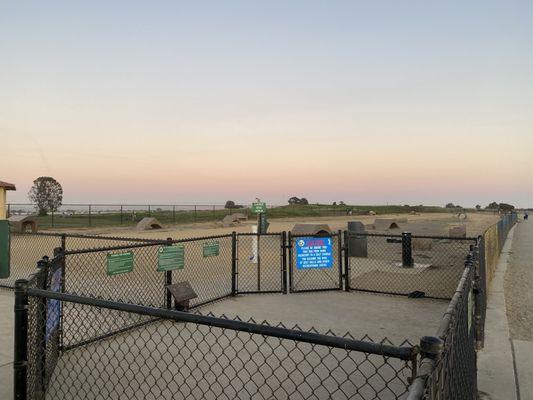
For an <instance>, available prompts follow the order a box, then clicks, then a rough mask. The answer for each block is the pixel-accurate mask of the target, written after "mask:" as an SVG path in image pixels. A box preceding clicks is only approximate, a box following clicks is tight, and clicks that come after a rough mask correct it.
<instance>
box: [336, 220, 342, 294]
mask: <svg viewBox="0 0 533 400" xmlns="http://www.w3.org/2000/svg"><path fill="white" fill-rule="evenodd" d="M337 240H338V245H337V246H338V251H339V290H342V278H343V271H342V264H343V262H342V261H343V258H342V231H341V230H340V229H339V231H338V232H337Z"/></svg>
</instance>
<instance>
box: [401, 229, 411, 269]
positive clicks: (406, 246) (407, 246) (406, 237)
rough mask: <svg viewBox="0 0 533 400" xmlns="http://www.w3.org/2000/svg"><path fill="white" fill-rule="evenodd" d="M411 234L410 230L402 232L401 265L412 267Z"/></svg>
mask: <svg viewBox="0 0 533 400" xmlns="http://www.w3.org/2000/svg"><path fill="white" fill-rule="evenodd" d="M411 239H412V236H411V233H410V232H402V266H403V267H409V268H410V267H412V266H413V265H414V262H413V247H412V240H411Z"/></svg>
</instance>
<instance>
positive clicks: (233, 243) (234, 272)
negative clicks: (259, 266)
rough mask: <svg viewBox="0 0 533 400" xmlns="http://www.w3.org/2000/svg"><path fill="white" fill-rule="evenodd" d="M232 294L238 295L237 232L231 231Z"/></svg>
mask: <svg viewBox="0 0 533 400" xmlns="http://www.w3.org/2000/svg"><path fill="white" fill-rule="evenodd" d="M231 295H232V296H236V295H237V232H235V231H233V232H231Z"/></svg>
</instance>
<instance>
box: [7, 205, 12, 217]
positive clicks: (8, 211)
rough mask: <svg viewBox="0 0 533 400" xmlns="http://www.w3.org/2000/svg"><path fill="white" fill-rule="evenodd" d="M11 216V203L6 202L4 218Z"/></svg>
mask: <svg viewBox="0 0 533 400" xmlns="http://www.w3.org/2000/svg"><path fill="white" fill-rule="evenodd" d="M10 216H11V204H8V205H7V216H6V219H7V218H9V217H10Z"/></svg>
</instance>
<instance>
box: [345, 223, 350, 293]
mask: <svg viewBox="0 0 533 400" xmlns="http://www.w3.org/2000/svg"><path fill="white" fill-rule="evenodd" d="M348 245H349V241H348V231H344V245H343V250H344V290H345V291H347V292H349V291H350V279H351V276H350V257H349V252H348Z"/></svg>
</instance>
